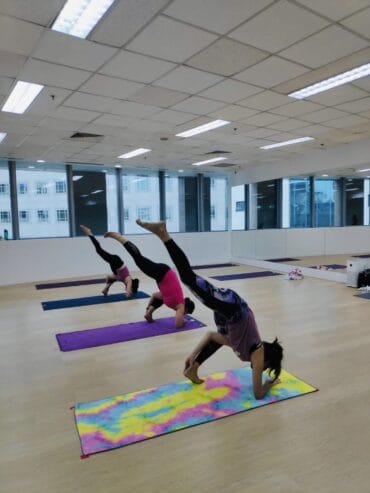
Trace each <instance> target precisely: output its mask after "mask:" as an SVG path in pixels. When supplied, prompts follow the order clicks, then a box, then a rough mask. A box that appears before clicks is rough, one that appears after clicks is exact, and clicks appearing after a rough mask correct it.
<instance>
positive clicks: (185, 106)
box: [171, 96, 225, 115]
mask: <svg viewBox="0 0 370 493" xmlns="http://www.w3.org/2000/svg"><path fill="white" fill-rule="evenodd" d="M224 106H225V103H222V102H221V101H214V100H213V99H206V98H200V97H199V96H191V97H190V98H187V99H185V101H182V102H181V103H177V104H175V105H174V106H172V108H171V109H173V110H178V111H185V112H188V113H193V114H195V115H206V114H207V113H210V112H211V111H216V110H218V109H220V108H223V107H224Z"/></svg>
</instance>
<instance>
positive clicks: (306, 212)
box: [283, 177, 312, 228]
mask: <svg viewBox="0 0 370 493" xmlns="http://www.w3.org/2000/svg"><path fill="white" fill-rule="evenodd" d="M288 180H289V190H288V191H287V192H288V193H285V194H284V195H285V196H286V197H287V199H288V201H289V225H288V227H290V228H309V227H310V226H311V224H312V222H311V180H310V178H309V177H297V178H289V179H288ZM283 189H284V192H285V187H284V188H283Z"/></svg>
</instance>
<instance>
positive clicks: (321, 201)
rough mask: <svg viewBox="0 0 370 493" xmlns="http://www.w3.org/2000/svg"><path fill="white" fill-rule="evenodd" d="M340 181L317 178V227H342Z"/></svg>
mask: <svg viewBox="0 0 370 493" xmlns="http://www.w3.org/2000/svg"><path fill="white" fill-rule="evenodd" d="M340 225H341V202H340V182H339V179H332V178H315V226H316V227H320V226H323V227H325V226H340Z"/></svg>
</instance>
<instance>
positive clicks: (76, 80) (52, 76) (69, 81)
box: [19, 58, 91, 89]
mask: <svg viewBox="0 0 370 493" xmlns="http://www.w3.org/2000/svg"><path fill="white" fill-rule="evenodd" d="M90 75H91V72H85V71H84V70H77V69H75V68H69V67H63V66H62V65H56V64H54V63H48V62H42V61H41V60H33V59H32V58H29V59H28V60H27V62H26V64H25V65H24V68H23V69H22V70H21V72H20V74H19V78H20V79H21V80H25V81H27V82H36V83H39V84H44V85H49V86H53V87H62V88H64V89H77V88H78V87H79V86H80V85H81V84H82V83H83V82H85V80H86V79H88V78H89V77H90Z"/></svg>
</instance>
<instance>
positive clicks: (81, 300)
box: [41, 291, 149, 310]
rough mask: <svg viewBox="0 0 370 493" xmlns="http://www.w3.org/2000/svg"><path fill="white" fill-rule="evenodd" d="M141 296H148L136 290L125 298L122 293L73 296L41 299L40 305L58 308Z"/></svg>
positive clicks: (52, 308)
mask: <svg viewBox="0 0 370 493" xmlns="http://www.w3.org/2000/svg"><path fill="white" fill-rule="evenodd" d="M141 298H149V295H148V294H146V293H144V292H143V291H138V292H137V293H136V294H134V295H132V296H130V298H126V296H125V295H124V294H123V293H117V294H110V295H108V296H103V295H100V296H86V297H84V298H73V299H69V300H54V301H42V302H41V306H42V308H43V310H58V309H59V308H73V307H76V306H87V305H102V304H104V303H114V302H116V301H130V300H137V299H141Z"/></svg>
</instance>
